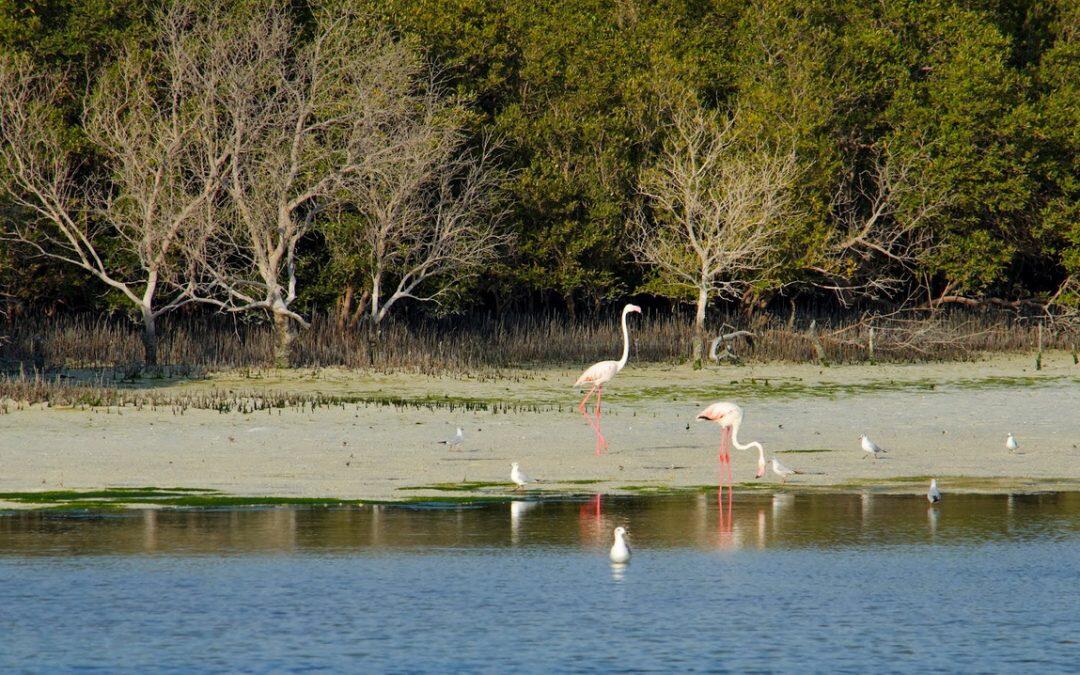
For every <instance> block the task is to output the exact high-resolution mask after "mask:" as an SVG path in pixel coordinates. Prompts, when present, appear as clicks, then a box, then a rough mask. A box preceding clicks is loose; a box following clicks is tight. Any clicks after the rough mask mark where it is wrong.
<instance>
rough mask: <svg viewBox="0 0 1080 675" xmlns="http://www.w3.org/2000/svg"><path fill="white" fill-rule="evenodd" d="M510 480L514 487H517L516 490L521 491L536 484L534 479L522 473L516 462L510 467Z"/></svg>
mask: <svg viewBox="0 0 1080 675" xmlns="http://www.w3.org/2000/svg"><path fill="white" fill-rule="evenodd" d="M510 480H511V481H513V483H514V485H516V486H517V487H516V488H514V489H515V490H520V489H521V488H523V487H525V486H526V485H528V484H529V483H535V482H536V481H534V480H533V479H532V478H529V477H528V476H526V475H525V474H523V473H522V472H521V469H519V468H518V463H517V462H514V463H513V464H511V465H510Z"/></svg>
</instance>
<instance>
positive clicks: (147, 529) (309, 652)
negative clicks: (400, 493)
mask: <svg viewBox="0 0 1080 675" xmlns="http://www.w3.org/2000/svg"><path fill="white" fill-rule="evenodd" d="M785 499H786V500H787V501H784V502H782V503H781V504H780V506H779V508H778V504H777V503H776V502H775V501H773V502H771V503H770V502H769V501H767V500H762V499H758V500H756V501H754V500H751V501H749V503H746V504H742V503H740V504H739V506H738V509H737V510H736V513H735V517H734V527H733V528H728V529H727V530H725V529H724V528H723V526H722V525H719V526H718V524H717V522H716V520H715V518H716V513H715V509H714V508H713V505H712V504H711V503H709V504H703V503H702V501H701V500H699V499H695V498H677V499H668V500H663V501H661V502H659V503H658V502H656V501H652V502H649V501H643V500H621V501H617V502H611V501H610V500H609V501H608V502H607V503H605V504H604V507H603V513H602V515H599V516H597V515H596V514H594V513H592V512H591V511H590V510H589V508H588V507H587V506H585V505H578V504H543V505H539V506H538V507H536V508H531V509H529V510H519V511H518V513H517V514H516V515H515V514H514V513H513V511H512V510H511V509H509V508H508V507H507V505H494V506H487V507H484V508H482V509H454V510H449V511H447V510H438V511H406V510H404V509H384V510H381V511H380V512H371V513H366V512H364V510H363V509H361V510H356V511H355V512H351V513H342V512H319V511H307V512H305V511H300V512H297V511H289V512H287V513H286V514H285V515H283V512H282V510H272V512H268V511H263V512H216V513H200V514H194V515H193V514H184V513H176V514H160V515H153V516H152V517H151V516H148V515H145V514H143V515H139V514H134V515H125V516H118V517H108V518H105V517H103V518H88V519H80V520H73V519H70V518H55V517H48V516H41V515H34V516H27V515H25V514H23V515H9V516H0V649H2V651H0V670H4V671H17V670H31V671H57V670H68V671H70V670H88V671H101V672H117V671H128V672H132V671H139V672H153V671H180V670H201V671H260V672H261V671H275V670H279V671H280V670H289V671H295V670H308V669H330V670H337V671H397V672H400V671H425V672H445V671H448V670H457V671H460V670H466V671H478V672H508V671H534V672H539V671H573V672H594V671H612V670H627V669H631V670H660V671H669V670H674V669H694V670H722V669H730V670H775V671H801V672H805V671H807V670H812V671H836V670H846V671H866V670H874V671H881V670H900V671H910V670H943V671H958V670H961V671H1014V672H1048V671H1070V670H1076V669H1077V668H1078V667H1080V647H1078V644H1077V641H1078V640H1080V602H1078V600H1080V591H1078V583H1080V535H1078V532H1080V521H1078V519H1077V518H1078V515H1077V514H1078V511H1080V498H1078V496H1075V495H1074V496H1068V495H1065V496H1057V497H1054V498H1052V499H1050V498H1047V499H1041V500H1037V501H1032V502H1030V503H1026V504H1025V505H1023V506H1022V507H1020V508H1017V506H1016V503H1015V502H1011V505H1009V506H1006V504H1005V502H1004V501H1003V500H1005V499H1006V498H1005V497H996V498H990V497H980V498H971V500H969V502H965V499H964V498H961V497H952V499H951V500H948V501H947V502H946V503H945V504H944V505H943V506H942V508H941V509H940V510H938V511H928V510H927V508H926V506H925V502H924V501H923V502H919V501H917V500H915V498H912V497H890V498H874V503H873V505H872V507H870V506H868V505H867V502H866V500H865V498H864V499H863V500H862V501H861V502H860V501H859V500H858V497H857V496H856V497H855V498H851V497H845V498H840V497H836V498H832V497H826V496H816V497H813V498H812V499H810V498H795V499H790V498H787V497H785ZM950 509H952V510H951V511H950ZM150 520H152V521H153V522H152V523H149V521H150ZM5 521H6V522H5ZM148 523H149V524H148ZM615 523H621V524H630V525H631V530H632V541H633V543H634V546H635V551H634V558H633V560H632V562H631V564H630V565H628V566H626V567H625V568H616V567H613V566H612V565H610V564H609V563H608V561H607V559H606V552H605V547H606V537H607V534H608V532H609V530H610V527H611V526H613V525H614V524H615ZM729 530H730V531H729ZM890 532H894V533H895V535H894V536H890V534H889V533H890Z"/></svg>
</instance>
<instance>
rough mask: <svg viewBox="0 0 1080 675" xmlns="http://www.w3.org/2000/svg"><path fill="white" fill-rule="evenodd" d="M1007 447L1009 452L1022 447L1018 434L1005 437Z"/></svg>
mask: <svg viewBox="0 0 1080 675" xmlns="http://www.w3.org/2000/svg"><path fill="white" fill-rule="evenodd" d="M1005 447H1006V448H1008V449H1009V452H1016V451H1017V449H1019V447H1020V444H1019V443H1017V442H1016V436H1013V435H1012V434H1009V437H1008V438H1006V439H1005Z"/></svg>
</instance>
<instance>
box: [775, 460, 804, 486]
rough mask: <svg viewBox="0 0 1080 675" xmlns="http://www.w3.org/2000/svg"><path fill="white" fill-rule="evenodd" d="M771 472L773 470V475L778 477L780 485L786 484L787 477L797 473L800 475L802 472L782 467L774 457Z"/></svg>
mask: <svg viewBox="0 0 1080 675" xmlns="http://www.w3.org/2000/svg"><path fill="white" fill-rule="evenodd" d="M772 470H773V473H775V474H776V475H777V476H780V482H781V483H785V482H787V477H788V476H792V475H794V474H797V473H802V471H796V470H795V469H792V468H791V467H788V466H784V465H783V464H781V463H780V460H778V459H777V458H775V457H773V458H772Z"/></svg>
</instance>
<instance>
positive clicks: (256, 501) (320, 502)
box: [0, 487, 362, 511]
mask: <svg viewBox="0 0 1080 675" xmlns="http://www.w3.org/2000/svg"><path fill="white" fill-rule="evenodd" d="M0 502H7V503H9V504H16V505H20V506H27V507H33V508H40V509H47V510H64V511H71V510H84V509H85V510H95V509H101V510H106V509H123V508H137V507H171V508H230V507H247V506H346V505H354V504H359V503H362V502H360V501H358V500H349V499H335V498H319V497H272V496H261V497H260V496H248V497H245V496H238V495H228V494H223V493H221V492H218V491H216V490H210V489H206V488H154V487H140V488H104V489H100V490H46V491H41V492H3V493H0Z"/></svg>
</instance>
